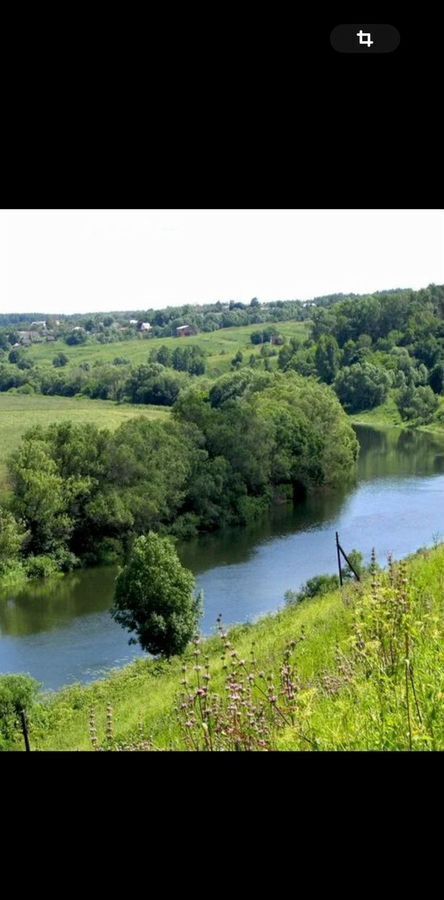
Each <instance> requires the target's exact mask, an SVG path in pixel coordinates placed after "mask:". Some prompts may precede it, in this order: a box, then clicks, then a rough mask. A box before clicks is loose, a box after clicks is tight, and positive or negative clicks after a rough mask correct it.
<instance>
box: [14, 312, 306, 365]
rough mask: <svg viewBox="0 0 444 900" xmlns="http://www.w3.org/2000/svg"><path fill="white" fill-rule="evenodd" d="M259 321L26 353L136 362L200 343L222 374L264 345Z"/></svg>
mask: <svg viewBox="0 0 444 900" xmlns="http://www.w3.org/2000/svg"><path fill="white" fill-rule="evenodd" d="M276 327H277V329H278V331H279V332H280V333H281V334H283V335H284V336H285V337H287V338H288V339H289V338H290V337H295V336H296V335H305V334H308V327H309V326H308V324H307V323H306V322H294V321H289V322H279V323H278V324H277V326H276ZM259 328H260V326H258V325H245V326H240V327H238V328H221V329H220V330H218V331H213V332H206V333H202V334H198V335H196V336H190V337H187V338H177V337H159V338H151V337H150V338H140V337H139V338H134V339H132V340H128V341H118V342H116V343H112V344H99V343H96V342H93V341H91V343H86V344H78V345H77V346H73V347H67V345H66V343H65V342H64V341H60V340H59V341H53V342H51V343H42V344H36V345H34V346H32V347H30V348H29V349H28V350H27V351H26V353H27V356H28V357H29V359H30V360H32V362H34V363H35V364H36V365H39V366H44V365H46V366H51V365H52V360H53V359H54V357H55V356H56V355H57V353H60V352H64V353H66V355H67V356H68V359H69V362H68V365H67V368H68V367H70V366H71V367H74V366H78V365H79V364H80V363H83V362H89V363H94V362H96V361H99V362H112V361H113V360H114V359H115V357H117V356H122V357H125V358H126V359H127V360H128V361H129V362H130V363H132V364H133V365H138V364H141V363H144V362H147V359H148V354H149V352H150V350H152V349H156V348H157V349H158V348H159V347H161V346H166V347H170V348H171V349H174V348H175V347H177V346H179V345H180V346H185V345H186V346H188V345H190V344H191V345H193V344H194V345H197V346H198V347H201V348H202V350H204V352H205V353H206V354H207V359H206V362H207V372H208V374H209V375H210V376H214V377H215V376H217V375H221V374H223V373H224V372H227V371H228V370H229V368H230V362H231V359H232V358H233V356H234V354H235V353H237V351H238V350H241V351H242V352H244V353H247V352H248V354H249V355H250V354H251V353H255V354H258V353H259V350H260V348H258V347H254V346H253V344H252V343H251V340H250V335H251V334H252V332H253V331H258V329H259Z"/></svg>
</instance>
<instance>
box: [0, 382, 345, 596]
mask: <svg viewBox="0 0 444 900" xmlns="http://www.w3.org/2000/svg"><path fill="white" fill-rule="evenodd" d="M358 450H359V445H358V441H357V438H356V435H355V433H354V430H353V428H352V426H351V423H350V422H349V419H348V417H347V414H346V413H345V411H344V410H343V409H342V407H341V404H340V402H339V400H338V398H337V397H336V396H335V394H334V393H333V391H331V390H330V388H329V387H327V385H324V384H321V383H319V382H317V381H315V380H314V379H306V378H304V377H303V376H302V375H299V374H298V373H296V372H292V371H289V372H274V373H272V372H267V371H262V372H254V371H252V370H251V369H248V370H241V371H234V372H232V373H229V374H227V375H224V376H222V377H221V378H219V379H218V380H216V381H215V382H213V383H212V384H211V385H210V386H207V387H206V388H203V386H202V385H201V384H200V383H199V382H198V381H197V380H196V382H195V383H194V384H193V386H191V387H190V388H189V389H188V390H186V391H184V392H183V393H182V394H181V395H180V397H179V398H178V400H177V401H176V403H175V405H174V407H173V410H172V414H171V415H170V416H169V417H167V418H166V419H163V420H162V419H161V420H156V421H150V420H149V419H147V418H146V417H142V416H137V415H136V416H134V417H132V418H129V419H128V420H127V421H124V422H123V423H122V424H121V425H120V426H119V427H118V428H116V429H115V430H114V431H110V430H109V429H107V428H105V429H100V428H98V427H97V426H96V425H95V424H93V423H92V422H91V421H90V422H87V423H85V424H83V423H81V424H74V423H73V422H70V421H62V422H58V423H57V422H55V423H53V424H51V425H49V426H48V427H47V428H43V427H41V426H38V425H37V426H35V427H34V428H32V429H30V430H29V431H28V432H27V433H26V434H25V435H24V437H23V439H22V442H21V444H20V445H19V447H18V449H17V450H16V451H15V452H14V453H13V454H12V455H11V456H10V458H9V460H8V469H9V478H10V484H11V488H12V493H11V497H10V499H9V502H8V503H7V505H5V506H4V507H0V576H4V577H5V578H6V580H7V581H8V580H9V581H10V580H11V579H12V578H14V575H17V576H18V578H19V579H20V578H21V577H22V576H23V574H24V575H26V576H28V577H31V578H33V577H34V578H35V577H46V576H51V575H53V574H56V573H57V572H59V571H64V572H66V571H71V570H72V569H75V568H77V567H79V566H90V565H94V564H95V563H98V564H103V563H107V562H117V563H119V562H122V561H125V560H126V559H127V558H128V555H129V553H130V551H131V548H132V546H133V544H134V541H135V540H136V538H137V537H138V536H139V535H143V534H147V533H148V532H149V531H155V532H158V533H159V534H160V535H162V534H164V535H165V534H169V535H171V536H173V537H175V538H179V539H187V538H188V537H195V536H197V535H198V534H201V533H205V532H212V531H216V530H219V529H220V528H222V527H224V526H228V527H229V526H231V525H246V524H248V523H249V522H253V521H255V520H256V519H257V518H258V517H261V516H262V515H263V514H264V512H265V511H266V510H268V509H269V508H270V507H271V506H272V504H273V500H274V498H275V497H276V496H279V497H280V498H288V499H289V500H292V501H293V502H294V503H298V502H300V501H301V500H303V499H304V498H305V496H306V495H307V494H309V493H310V492H311V491H314V490H317V489H319V488H323V487H328V486H329V485H334V484H336V483H338V482H343V481H344V479H347V478H348V477H352V476H353V473H354V470H355V465H356V460H357V456H358Z"/></svg>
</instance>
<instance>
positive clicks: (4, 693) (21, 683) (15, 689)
mask: <svg viewBox="0 0 444 900" xmlns="http://www.w3.org/2000/svg"><path fill="white" fill-rule="evenodd" d="M39 687H40V684H39V682H38V681H35V679H34V678H29V676H28V675H0V748H1V745H2V744H3V749H8V747H9V746H11V745H13V744H14V743H15V740H16V739H17V736H18V735H17V732H18V730H19V729H20V728H21V722H20V712H21V711H22V710H24V712H25V713H27V714H28V713H29V712H31V711H32V708H33V706H34V704H35V700H36V695H37V692H38V689H39Z"/></svg>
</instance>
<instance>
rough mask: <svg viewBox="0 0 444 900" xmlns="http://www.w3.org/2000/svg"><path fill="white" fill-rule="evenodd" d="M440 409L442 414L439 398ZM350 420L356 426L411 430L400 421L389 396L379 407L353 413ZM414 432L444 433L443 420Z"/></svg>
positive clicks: (442, 401)
mask: <svg viewBox="0 0 444 900" xmlns="http://www.w3.org/2000/svg"><path fill="white" fill-rule="evenodd" d="M440 409H441V414H442V413H443V412H444V397H441V398H440ZM350 418H351V420H352V422H356V424H357V425H373V426H374V427H375V428H403V429H405V430H408V429H411V428H412V426H411V425H410V426H409V424H408V422H405V421H403V420H402V418H401V416H400V413H399V410H398V408H397V406H396V403H395V401H394V398H393V396H389V397H388V399H387V400H386V402H385V403H383V404H382V405H381V406H376V407H375V409H369V410H366V411H365V412H359V413H354V414H353V415H351V416H350ZM415 431H428V432H430V433H437V434H442V433H443V431H444V420H443V422H432V423H431V424H430V425H420V426H415Z"/></svg>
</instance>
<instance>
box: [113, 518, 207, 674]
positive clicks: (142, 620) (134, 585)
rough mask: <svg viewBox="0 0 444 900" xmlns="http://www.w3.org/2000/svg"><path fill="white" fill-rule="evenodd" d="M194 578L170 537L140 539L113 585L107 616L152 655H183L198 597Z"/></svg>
mask: <svg viewBox="0 0 444 900" xmlns="http://www.w3.org/2000/svg"><path fill="white" fill-rule="evenodd" d="M195 585H196V582H195V578H194V576H193V574H192V573H191V572H190V571H189V570H188V569H185V568H184V567H183V566H182V564H181V562H180V560H179V557H178V556H177V553H176V550H175V547H174V544H173V541H172V540H171V538H167V537H159V535H157V534H154V533H153V532H150V533H149V534H148V535H147V536H142V537H139V538H138V539H137V540H136V542H135V544H134V547H133V550H132V552H131V556H130V559H129V561H128V564H127V565H126V566H125V567H124V569H122V571H121V572H120V574H119V575H118V577H117V580H116V589H115V594H114V608H113V610H112V613H111V614H112V616H113V618H114V619H115V621H116V622H118V623H119V625H122V626H123V628H126V629H127V630H128V631H130V632H135V634H136V636H137V637H136V638H134V637H133V638H131V639H130V643H136V640H138V641H139V643H140V645H141V647H142V648H143V649H144V650H146V651H147V652H148V653H152V654H153V655H155V656H164V657H167V658H169V657H171V656H175V655H176V654H180V653H183V651H184V650H185V648H186V646H187V644H188V643H189V642H190V640H191V638H192V637H194V635H195V634H196V630H197V626H198V621H199V617H200V614H201V596H200V595H199V596H198V597H195V596H194V589H195Z"/></svg>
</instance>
